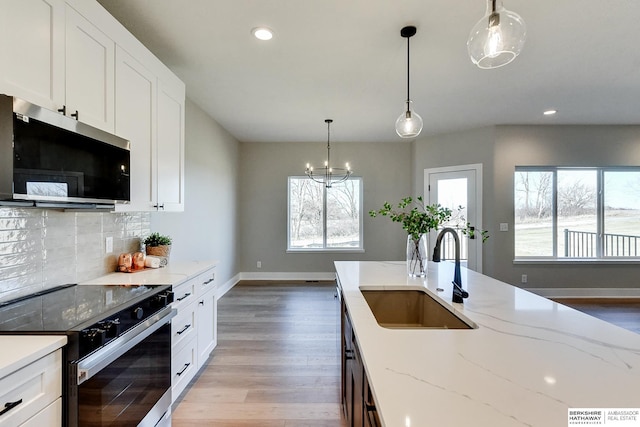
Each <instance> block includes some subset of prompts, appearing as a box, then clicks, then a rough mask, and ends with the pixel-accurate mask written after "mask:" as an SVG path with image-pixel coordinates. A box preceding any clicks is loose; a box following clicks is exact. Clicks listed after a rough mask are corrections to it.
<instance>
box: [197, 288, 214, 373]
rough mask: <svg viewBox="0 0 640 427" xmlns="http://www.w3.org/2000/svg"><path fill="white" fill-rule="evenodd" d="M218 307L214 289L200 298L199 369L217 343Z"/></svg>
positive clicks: (198, 308) (198, 313)
mask: <svg viewBox="0 0 640 427" xmlns="http://www.w3.org/2000/svg"><path fill="white" fill-rule="evenodd" d="M217 308H218V304H217V301H216V293H215V290H214V289H212V290H210V291H208V292H206V293H205V294H204V295H201V296H200V297H199V298H198V307H197V316H198V369H200V367H202V365H204V363H205V362H206V361H207V359H208V358H209V355H210V354H211V352H212V351H213V349H214V348H215V346H216V344H217V338H218V337H217V333H216V329H217V325H216V319H217V315H216V311H217Z"/></svg>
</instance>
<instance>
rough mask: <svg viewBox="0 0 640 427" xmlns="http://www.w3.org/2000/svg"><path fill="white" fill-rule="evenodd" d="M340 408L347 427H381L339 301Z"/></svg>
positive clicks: (347, 322) (352, 336) (349, 321)
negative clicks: (342, 410) (340, 342)
mask: <svg viewBox="0 0 640 427" xmlns="http://www.w3.org/2000/svg"><path fill="white" fill-rule="evenodd" d="M341 318H342V319H341V332H342V333H341V334H340V335H341V337H342V338H341V339H342V345H341V347H342V351H341V353H342V390H341V393H342V406H343V409H344V413H345V416H346V418H347V425H348V426H349V427H381V426H382V423H381V422H380V418H379V417H378V412H377V410H376V405H375V402H374V399H373V394H372V393H371V388H370V387H369V379H368V378H367V373H366V371H365V369H364V365H363V363H362V357H361V355H360V349H359V348H358V342H357V340H356V334H355V333H354V331H353V327H352V325H351V318H350V317H349V312H348V310H347V307H346V306H345V303H344V298H341Z"/></svg>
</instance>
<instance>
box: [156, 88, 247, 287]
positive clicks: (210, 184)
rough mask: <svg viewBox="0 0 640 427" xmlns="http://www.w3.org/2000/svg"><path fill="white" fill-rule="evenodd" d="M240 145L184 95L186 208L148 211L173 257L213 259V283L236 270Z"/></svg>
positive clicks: (235, 272)
mask: <svg viewBox="0 0 640 427" xmlns="http://www.w3.org/2000/svg"><path fill="white" fill-rule="evenodd" d="M238 156H239V144H238V142H237V140H236V139H235V138H233V137H232V136H231V135H230V134H229V133H228V132H227V131H226V130H225V129H224V128H222V127H221V126H220V125H219V124H218V123H217V122H216V121H215V120H213V119H212V118H211V117H210V116H208V115H207V114H206V113H205V112H204V111H203V110H202V109H200V107H198V106H197V105H196V104H195V103H193V102H191V101H190V100H189V99H187V104H186V117H185V210H184V212H176V213H170V212H158V213H153V214H151V229H152V231H158V232H160V233H162V234H169V235H171V237H172V238H173V244H172V248H171V259H172V260H185V261H188V260H196V261H200V260H211V259H214V260H218V261H219V264H218V267H217V277H218V280H217V281H218V284H219V285H221V284H224V283H226V282H228V281H229V280H231V279H232V278H233V277H234V276H235V275H236V274H237V273H238V271H239V270H238V264H237V254H238V245H237V238H236V236H237V234H238V223H237V217H238V193H239V187H238V163H239V158H238Z"/></svg>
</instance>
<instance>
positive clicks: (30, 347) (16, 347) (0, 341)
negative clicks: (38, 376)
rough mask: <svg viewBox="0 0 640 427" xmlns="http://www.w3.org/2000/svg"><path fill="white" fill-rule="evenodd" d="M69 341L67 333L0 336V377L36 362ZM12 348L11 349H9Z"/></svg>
mask: <svg viewBox="0 0 640 427" xmlns="http://www.w3.org/2000/svg"><path fill="white" fill-rule="evenodd" d="M66 343H67V337H66V336H65V335H2V336H0V348H2V349H4V350H3V351H0V379H2V378H4V377H6V376H7V375H9V374H11V373H13V372H15V371H17V370H18V369H21V368H23V367H25V366H27V365H28V364H30V363H32V362H35V361H36V360H38V359H40V358H41V357H43V356H46V355H47V354H49V353H51V352H53V351H55V350H57V349H59V348H61V347H62V346H64V345H65V344H66ZM9 349H10V351H9Z"/></svg>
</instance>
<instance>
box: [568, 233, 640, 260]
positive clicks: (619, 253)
mask: <svg viewBox="0 0 640 427" xmlns="http://www.w3.org/2000/svg"><path fill="white" fill-rule="evenodd" d="M603 243H604V247H603V251H602V252H603V256H605V257H636V256H638V253H639V251H638V248H639V247H640V236H629V235H625V234H611V233H605V235H604V240H603ZM597 245H598V233H594V232H590V231H574V230H569V229H567V228H565V229H564V256H565V257H567V258H595V257H597V256H598V255H597V253H598V252H597Z"/></svg>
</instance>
